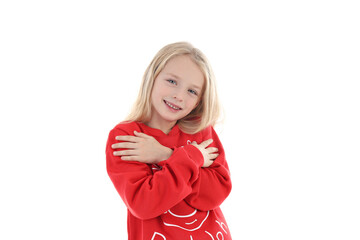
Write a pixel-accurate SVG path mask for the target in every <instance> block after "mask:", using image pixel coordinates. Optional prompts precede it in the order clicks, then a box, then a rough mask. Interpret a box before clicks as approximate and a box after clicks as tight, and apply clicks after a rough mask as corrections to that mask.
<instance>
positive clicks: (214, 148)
mask: <svg viewBox="0 0 360 240" xmlns="http://www.w3.org/2000/svg"><path fill="white" fill-rule="evenodd" d="M206 151H207V152H208V153H216V152H217V151H219V149H217V148H216V147H208V148H206Z"/></svg>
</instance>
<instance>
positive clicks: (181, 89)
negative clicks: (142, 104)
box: [148, 55, 205, 130]
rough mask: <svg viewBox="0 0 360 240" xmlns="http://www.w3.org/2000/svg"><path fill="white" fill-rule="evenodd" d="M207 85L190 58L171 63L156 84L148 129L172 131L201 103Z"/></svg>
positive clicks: (167, 64)
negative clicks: (177, 123)
mask: <svg viewBox="0 0 360 240" xmlns="http://www.w3.org/2000/svg"><path fill="white" fill-rule="evenodd" d="M204 81H205V80H204V75H203V73H202V72H201V70H200V68H199V67H198V66H197V65H196V63H194V62H193V61H192V59H191V58H190V57H189V56H187V55H180V56H176V57H174V58H172V59H170V60H169V61H168V62H167V63H166V65H165V67H164V69H163V70H162V71H161V72H160V73H159V75H158V76H157V77H156V79H155V82H154V86H153V90H152V93H151V104H152V116H151V120H150V121H149V123H148V124H149V126H153V127H158V128H160V129H162V128H171V127H172V126H174V125H175V124H176V121H177V120H179V119H181V118H183V117H185V116H186V115H188V114H189V113H190V112H191V111H192V110H193V109H194V108H195V107H196V106H197V104H198V103H199V102H200V97H201V93H202V89H203V85H204ZM162 130H163V129H162Z"/></svg>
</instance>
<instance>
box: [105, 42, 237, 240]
mask: <svg viewBox="0 0 360 240" xmlns="http://www.w3.org/2000/svg"><path fill="white" fill-rule="evenodd" d="M219 112H220V111H219V103H218V100H217V92H216V86H215V79H214V75H213V72H212V70H211V67H210V64H209V62H208V60H207V59H206V57H205V56H204V55H203V53H202V52H200V51H199V50H198V49H196V48H194V47H193V46H192V45H191V44H189V43H186V42H178V43H173V44H169V45H167V46H165V47H164V48H162V49H161V50H160V51H159V52H158V53H157V54H156V56H155V57H154V59H153V60H152V62H151V63H150V65H149V66H148V68H147V69H146V71H145V74H144V77H143V82H142V85H141V89H140V92H139V95H138V98H137V100H136V102H135V105H134V108H133V110H132V112H131V113H130V115H129V116H128V118H127V119H126V121H125V122H122V123H120V124H118V125H117V126H115V127H114V128H113V129H112V130H111V131H110V134H109V138H108V141H107V146H106V162H107V172H108V174H109V176H110V179H111V180H112V182H113V184H114V186H115V188H116V190H117V191H118V193H119V194H120V196H121V198H122V200H123V201H124V203H125V205H126V206H127V208H128V239H129V240H155V239H160V240H176V239H181V240H199V239H202V240H204V239H209V240H215V239H218V240H229V239H231V236H230V232H229V229H228V227H227V224H226V221H225V218H224V216H223V214H222V212H221V210H220V208H219V206H220V204H221V203H222V202H223V201H224V200H225V198H226V197H227V196H228V195H229V193H230V191H231V180H230V173H229V168H228V164H227V162H226V160H225V153H224V149H223V147H222V145H221V142H220V140H219V138H218V136H217V135H216V133H215V131H214V129H213V125H214V124H215V122H216V120H217V118H218V116H219Z"/></svg>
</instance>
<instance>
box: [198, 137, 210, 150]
mask: <svg viewBox="0 0 360 240" xmlns="http://www.w3.org/2000/svg"><path fill="white" fill-rule="evenodd" d="M212 142H213V140H212V139H211V138H210V139H208V140H205V141H203V142H202V143H200V144H199V145H200V146H202V147H204V148H206V147H207V146H209V145H210V144H211V143H212Z"/></svg>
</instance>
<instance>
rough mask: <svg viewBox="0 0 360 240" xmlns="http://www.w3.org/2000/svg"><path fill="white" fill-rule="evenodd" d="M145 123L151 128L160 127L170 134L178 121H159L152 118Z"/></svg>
mask: <svg viewBox="0 0 360 240" xmlns="http://www.w3.org/2000/svg"><path fill="white" fill-rule="evenodd" d="M145 124H146V125H148V126H149V127H151V128H156V129H159V130H161V131H163V132H164V133H165V134H168V133H169V132H170V131H171V129H172V128H173V127H174V126H175V124H176V121H175V122H168V121H157V120H156V119H153V118H152V119H151V120H150V121H149V122H146V123H145Z"/></svg>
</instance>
